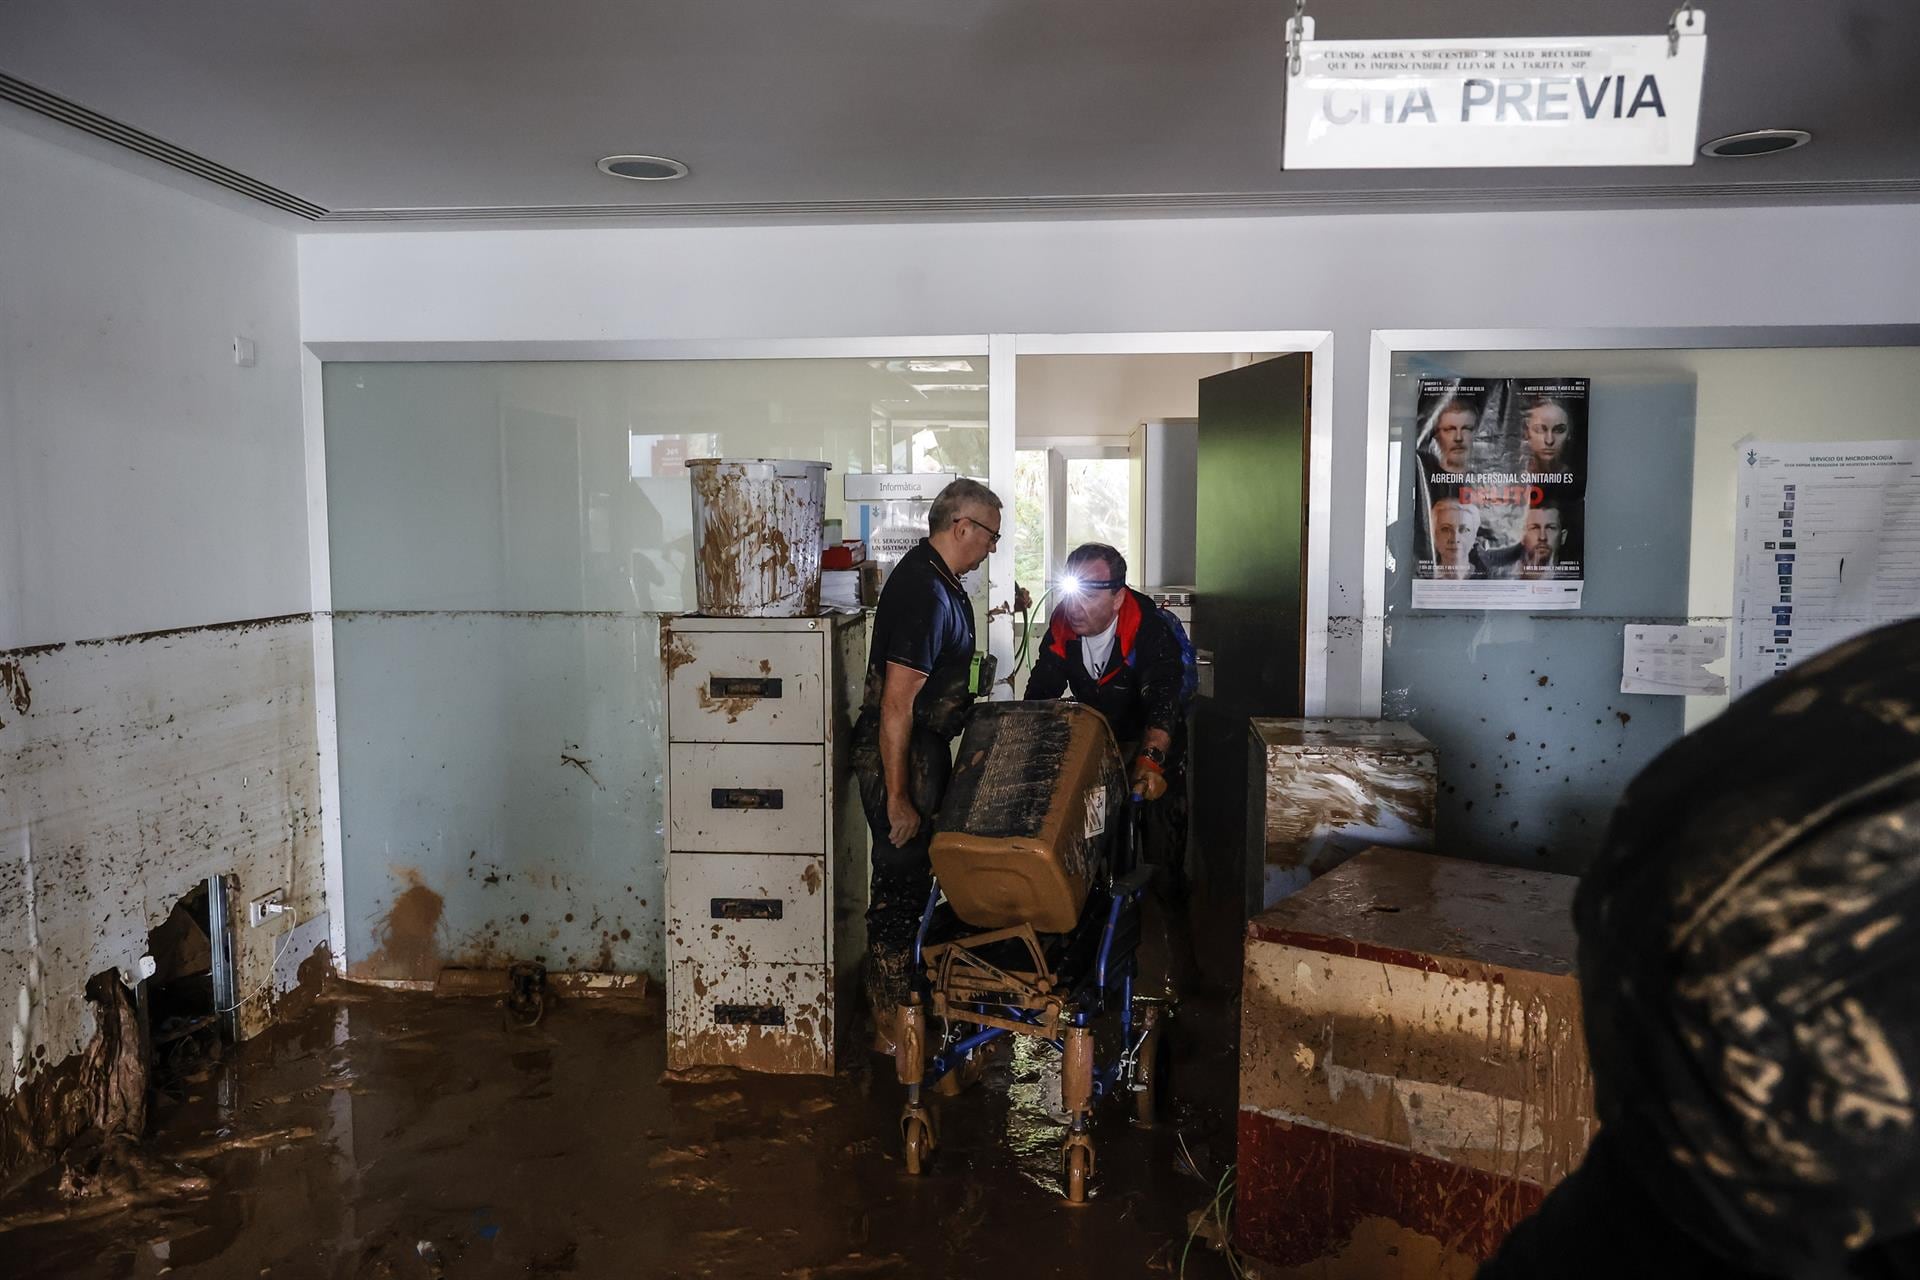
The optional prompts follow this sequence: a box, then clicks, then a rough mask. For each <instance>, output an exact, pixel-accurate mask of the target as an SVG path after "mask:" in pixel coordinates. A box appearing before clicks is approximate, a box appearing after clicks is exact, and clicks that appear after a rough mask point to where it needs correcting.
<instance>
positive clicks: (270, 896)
mask: <svg viewBox="0 0 1920 1280" xmlns="http://www.w3.org/2000/svg"><path fill="white" fill-rule="evenodd" d="M290 910H292V908H290V907H288V906H287V891H286V890H285V889H273V890H270V891H269V892H267V893H263V894H261V895H260V896H259V897H257V898H255V899H254V900H253V901H252V902H249V903H248V904H247V925H248V927H250V928H254V929H258V928H259V927H260V926H261V925H263V924H265V923H266V922H267V921H269V920H271V919H273V918H274V917H275V916H278V915H285V914H286V913H287V912H288V911H290Z"/></svg>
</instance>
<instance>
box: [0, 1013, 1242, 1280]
mask: <svg viewBox="0 0 1920 1280" xmlns="http://www.w3.org/2000/svg"><path fill="white" fill-rule="evenodd" d="M1229 1019H1230V1014H1229V1013H1228V1012H1227V1011H1225V1010H1224V1009H1223V1010H1220V1011H1219V1013H1218V1015H1217V1016H1214V1017H1211V1018H1205V1017H1201V1016H1195V1010H1194V1006H1193V1005H1191V1004H1190V1005H1189V1007H1188V1009H1187V1010H1185V1011H1183V1017H1182V1019H1181V1021H1182V1023H1183V1024H1184V1025H1185V1030H1186V1032H1187V1034H1186V1036H1185V1039H1184V1041H1183V1042H1182V1049H1181V1053H1180V1058H1179V1060H1178V1062H1177V1064H1176V1069H1177V1071H1178V1072H1179V1073H1180V1074H1179V1075H1178V1078H1177V1089H1178V1091H1179V1092H1180V1093H1182V1094H1184V1095H1187V1096H1188V1097H1189V1098H1191V1097H1204V1098H1207V1099H1208V1100H1209V1101H1208V1103H1207V1104H1206V1105H1196V1104H1195V1103H1194V1102H1192V1101H1178V1102H1177V1103H1176V1111H1175V1119H1174V1121H1173V1122H1171V1123H1168V1124H1163V1125H1161V1126H1158V1127H1156V1128H1154V1129H1152V1130H1140V1129H1135V1128H1132V1127H1130V1126H1129V1125H1128V1124H1127V1122H1126V1120H1125V1119H1124V1116H1123V1114H1122V1108H1121V1107H1119V1106H1118V1105H1117V1104H1116V1105H1109V1106H1106V1107H1104V1108H1103V1111H1102V1119H1101V1123H1100V1125H1099V1127H1098V1129H1097V1137H1098V1141H1099V1170H1098V1172H1099V1180H1098V1187H1097V1195H1096V1197H1095V1199H1094V1201H1093V1202H1092V1203H1091V1204H1089V1205H1086V1206H1081V1207H1070V1206H1067V1205H1065V1204H1064V1203H1063V1202H1062V1201H1061V1199H1060V1197H1059V1194H1058V1190H1057V1188H1058V1181H1057V1173H1056V1169H1057V1164H1056V1162H1057V1144H1058V1139H1059V1130H1058V1128H1057V1127H1055V1125H1054V1124H1053V1122H1052V1120H1051V1118H1050V1117H1049V1115H1048V1103H1047V1100H1048V1096H1049V1095H1050V1094H1051V1095H1052V1096H1054V1097H1057V1084H1054V1085H1052V1086H1051V1087H1049V1080H1048V1074H1049V1072H1050V1070H1051V1069H1052V1063H1051V1061H1050V1060H1047V1059H1044V1058H1037V1057H1035V1056H1034V1055H1031V1054H1027V1053H1019V1054H1006V1055H1002V1056H1001V1057H1000V1059H999V1060H998V1061H997V1063H996V1065H995V1066H994V1068H993V1069H992V1070H991V1071H989V1072H988V1074H987V1076H986V1078H985V1079H984V1080H983V1081H982V1083H981V1085H980V1086H978V1087H976V1088H975V1089H974V1090H972V1091H971V1092H969V1093H968V1094H966V1095H964V1096H962V1097H960V1098H956V1099H938V1100H937V1105H938V1107H939V1113H940V1120H941V1125H940V1139H941V1149H940V1151H939V1154H938V1156H937V1158H936V1165H935V1168H934V1171H933V1173H932V1174H931V1175H930V1176H928V1177H925V1178H912V1177H909V1176H908V1175H907V1174H906V1173H905V1172H904V1168H903V1165H902V1163H901V1160H900V1156H899V1152H898V1147H899V1141H898V1133H897V1129H896V1127H895V1125H896V1120H897V1116H898V1114H899V1107H900V1090H899V1087H898V1085H897V1084H896V1083H895V1082H894V1080H893V1078H892V1073H891V1069H890V1067H887V1066H884V1065H883V1066H882V1069H881V1070H880V1071H879V1072H870V1071H868V1070H866V1069H865V1064H864V1063H863V1064H861V1068H860V1069H858V1070H856V1071H853V1072H849V1073H844V1074H842V1075H841V1076H839V1077H837V1078H835V1079H831V1080H827V1079H782V1078H769V1077H745V1078H741V1079H732V1080H720V1081H714V1082H708V1083H698V1084H684V1083H663V1082H662V1080H661V1072H662V1068H663V1067H664V1059H665V1044H664V1036H663V1031H662V1023H661V1019H660V1016H659V1014H658V1011H657V1010H656V1009H653V1008H649V1007H648V1006H645V1005H637V1004H629V1003H623V1002H613V1001H605V1002H590V1001H579V1002H573V1003H568V1004H565V1005H561V1006H559V1007H557V1008H556V1009H555V1010H554V1011H553V1012H552V1013H551V1014H550V1015H549V1017H548V1019H547V1020H546V1021H545V1022H544V1023H543V1024H542V1025H540V1026H539V1027H537V1028H535V1029H533V1030H531V1031H510V1030H507V1029H506V1028H505V1027H504V1026H503V1025H502V1022H501V1018H500V1014H499V1010H498V1008H497V1006H496V1005H494V1004H492V1003H489V1002H485V1001H478V1000H458V1001H455V1000H434V999H433V998H431V997H426V996H396V995H388V994H385V993H369V992H367V991H366V990H365V989H361V988H351V987H342V988H339V989H337V990H331V991H329V992H328V993H327V994H326V995H325V996H324V997H323V998H322V999H321V1000H320V1001H319V1002H318V1003H317V1004H316V1005H315V1007H314V1008H313V1009H312V1011H311V1012H310V1013H308V1014H306V1015H304V1016H303V1017H301V1018H300V1019H298V1020H297V1021H296V1022H293V1023H290V1024H288V1025H285V1026H282V1027H280V1028H278V1029H277V1030H275V1031H273V1032H271V1033H269V1035H268V1036H266V1037H263V1038H262V1039H261V1040H258V1041H255V1042H253V1043H251V1044H249V1045H247V1046H246V1047H245V1048H244V1049H243V1051H242V1052H241V1053H240V1054H239V1055H237V1060H236V1062H235V1063H234V1064H232V1065H231V1066H229V1067H226V1068H221V1069H220V1070H221V1071H224V1072H227V1073H229V1074H227V1075H226V1076H225V1078H224V1079H223V1078H222V1077H221V1076H219V1075H216V1076H214V1077H211V1078H209V1079H208V1080H206V1081H205V1082H203V1083H201V1084H199V1085H196V1086H194V1091H193V1093H192V1094H191V1095H190V1096H189V1098H188V1099H187V1100H186V1101H184V1102H180V1103H176V1104H172V1105H167V1106H163V1107H162V1108H161V1109H160V1110H159V1111H158V1113H157V1115H156V1119H155V1128H154V1132H153V1136H152V1138H151V1139H150V1141H149V1142H148V1143H147V1144H146V1146H145V1148H144V1150H143V1157H142V1162H141V1167H140V1170H139V1178H138V1179H137V1181H138V1182H139V1184H140V1185H141V1186H143V1187H145V1188H147V1192H146V1193H144V1199H143V1193H142V1192H140V1191H138V1190H136V1191H135V1192H134V1193H133V1195H132V1196H131V1197H130V1199H129V1200H123V1201H116V1202H107V1201H100V1200H95V1201H91V1202H90V1201H87V1200H80V1201H63V1200H62V1199H61V1198H60V1197H59V1195H58V1194H57V1192H56V1191H55V1190H54V1188H53V1185H52V1179H51V1177H49V1178H43V1179H41V1180H40V1181H39V1182H38V1183H36V1184H34V1185H32V1186H30V1187H29V1188H28V1189H27V1190H25V1191H24V1192H22V1193H21V1194H18V1195H16V1196H14V1197H12V1198H11V1199H9V1200H6V1201H0V1228H4V1230H0V1258H4V1260H5V1262H4V1266H0V1270H3V1271H4V1272H5V1273H6V1274H7V1275H8V1276H11V1277H20V1278H22V1280H24V1278H25V1277H53V1276H59V1277H129V1276H141V1277H144V1276H157V1275H162V1274H171V1275H179V1276H219V1277H227V1276H258V1275H272V1276H295V1277H300V1276H318V1277H342V1278H345V1277H356V1278H357V1277H436V1276H444V1277H466V1276H528V1275H533V1276H543V1275H579V1276H620V1277H626V1276H660V1277H689V1278H691V1277H705V1276H726V1277H753V1276H769V1277H796V1278H799V1277H815V1278H818V1280H826V1278H827V1277H853V1276H921V1275H925V1276H973V1275H979V1276H996V1277H998V1276H1013V1275H1018V1276H1021V1277H1026V1276H1052V1275H1061V1276H1066V1275H1076V1276H1077V1275H1102V1276H1133V1275H1155V1274H1162V1275H1164V1274H1173V1273H1174V1272H1176V1271H1177V1263H1178V1260H1179V1256H1180V1253H1181V1249H1182V1246H1183V1245H1184V1243H1185V1238H1186V1230H1185V1222H1186V1214H1187V1212H1188V1211H1189V1210H1190V1209H1193V1208H1195V1207H1197V1206H1199V1205H1201V1204H1204V1203H1205V1202H1206V1201H1207V1200H1208V1199H1209V1197H1210V1194H1211V1191H1212V1184H1211V1182H1210V1181H1204V1182H1203V1180H1202V1179H1201V1178H1200V1177H1196V1176H1194V1174H1193V1173H1191V1172H1187V1171H1183V1170H1182V1168H1181V1165H1182V1164H1183V1163H1184V1162H1185V1159H1186V1155H1187V1154H1190V1155H1191V1156H1192V1158H1193V1160H1194V1161H1195V1162H1196V1163H1198V1164H1199V1165H1200V1166H1201V1167H1202V1171H1203V1172H1204V1173H1205V1174H1206V1175H1208V1176H1209V1177H1217V1176H1218V1174H1219V1172H1220V1171H1221V1169H1222V1168H1223V1167H1224V1162H1226V1161H1229V1160H1231V1158H1232V1145H1231V1144H1232V1127H1231V1123H1230V1121H1231V1113H1232V1100H1233V1098H1232V1081H1233V1074H1232V1048H1233V1046H1232V1039H1233V1037H1232V1035H1231V1030H1230V1021H1229ZM873 1061H875V1062H880V1061H881V1060H879V1059H874V1060H873ZM1182 1137H1184V1139H1185V1148H1186V1151H1185V1152H1184V1153H1183V1151H1182V1147H1181V1138H1182ZM60 1214H66V1215H69V1216H67V1217H65V1218H59V1217H55V1218H54V1220H51V1221H48V1220H45V1219H47V1218H48V1217H49V1216H52V1215H60ZM88 1215H90V1216H88ZM36 1218H39V1219H41V1220H40V1221H37V1222H36V1221H35V1219H36ZM7 1224H11V1225H7ZM1193 1255H1194V1256H1193V1258H1192V1260H1191V1261H1190V1262H1189V1264H1188V1267H1187V1274H1188V1275H1189V1276H1196V1277H1212V1276H1219V1275H1224V1274H1226V1269H1225V1266H1224V1264H1223V1263H1222V1262H1221V1261H1220V1260H1219V1259H1218V1258H1217V1256H1211V1255H1204V1254H1203V1249H1202V1247H1201V1246H1196V1247H1195V1248H1194V1250H1193Z"/></svg>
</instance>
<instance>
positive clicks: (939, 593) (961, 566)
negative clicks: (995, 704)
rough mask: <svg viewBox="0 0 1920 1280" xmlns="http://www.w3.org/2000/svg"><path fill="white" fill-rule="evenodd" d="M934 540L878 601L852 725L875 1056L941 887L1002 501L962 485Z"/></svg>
mask: <svg viewBox="0 0 1920 1280" xmlns="http://www.w3.org/2000/svg"><path fill="white" fill-rule="evenodd" d="M927 529H928V536H927V537H926V538H923V539H922V540H921V541H920V543H919V544H918V545H917V546H915V547H914V548H913V550H911V551H909V552H907V554H906V555H904V556H902V557H901V559H900V563H899V564H897V565H895V566H894V568H893V572H892V573H890V574H888V575H887V585H886V587H885V588H884V589H883V590H882V591H881V592H880V605H879V608H878V609H877V610H876V611H875V613H874V618H873V632H872V637H871V640H870V643H869V649H868V658H867V685H866V696H865V698H864V699H863V701H862V704H861V712H860V720H859V723H858V724H857V725H856V726H855V727H854V739H853V741H854V757H853V767H854V772H855V774H856V775H857V776H858V778H859V781H860V798H861V801H862V803H863V805H864V806H865V808H866V812H867V825H868V826H869V827H870V828H872V831H873V883H872V892H871V896H870V899H869V902H868V906H867V999H868V1001H869V1003H870V1004H871V1006H872V1008H873V1011H874V1022H875V1026H876V1034H875V1048H877V1049H879V1048H884V1049H885V1050H886V1051H887V1052H892V1047H891V1044H890V1041H891V1026H892V1018H893V1011H894V1010H895V1009H896V1008H898V1007H899V1006H900V1004H901V1003H902V1002H903V1001H904V1000H905V999H906V995H907V970H908V966H909V964H910V962H911V959H912V955H913V936H914V934H915V932H916V931H917V930H918V928H919V923H920V913H921V911H922V910H923V909H924V908H925V906H926V903H927V893H928V891H929V890H930V889H931V887H932V883H933V867H932V863H931V861H930V859H929V857H928V853H927V848H928V845H929V843H930V842H931V841H932V839H933V819H934V815H935V813H936V812H937V811H938V810H939V808H940V799H941V797H942V795H944V794H945V792H946V789H947V777H948V774H949V773H950V772H951V770H952V766H953V749H952V742H953V739H954V738H955V737H957V736H959V733H960V729H961V726H962V724H963V722H964V721H965V719H966V714H967V709H968V708H969V707H970V706H972V705H973V699H974V696H975V694H976V693H980V692H984V690H981V689H978V688H976V687H975V677H974V624H973V602H972V601H971V600H970V599H968V598H967V592H966V588H964V587H962V586H961V585H960V579H961V577H962V575H964V574H967V573H971V572H972V571H973V570H974V569H976V568H978V567H979V566H980V563H981V562H982V561H984V560H985V559H986V558H987V553H988V552H989V551H991V550H992V549H993V548H994V546H995V545H996V544H998V543H999V541H1000V499H999V498H997V497H995V496H994V492H993V490H991V489H989V488H987V487H986V486H985V485H983V484H980V483H979V482H977V481H974V480H955V481H954V482H953V483H952V484H950V485H948V486H947V487H946V488H944V489H942V490H941V491H940V495H939V496H938V497H937V498H935V499H934V500H933V509H932V510H931V511H930V512H929V513H928V516H927Z"/></svg>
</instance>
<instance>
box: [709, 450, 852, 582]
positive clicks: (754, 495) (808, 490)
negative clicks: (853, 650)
mask: <svg viewBox="0 0 1920 1280" xmlns="http://www.w3.org/2000/svg"><path fill="white" fill-rule="evenodd" d="M831 469H832V468H831V467H829V466H828V465H827V464H826V463H824V462H810V461H806V460H804V459H786V458H700V459H696V460H694V461H692V462H689V463H687V471H688V472H689V473H690V474H691V475H692V476H693V542H694V549H695V555H694V561H693V587H694V594H695V595H696V597H697V598H698V599H699V602H700V612H701V613H703V614H706V615H708V616H709V617H719V618H794V617H802V616H805V615H807V614H814V613H818V612H820V525H821V522H822V521H823V520H824V519H825V518H826V506H827V472H828V471H829V470H831Z"/></svg>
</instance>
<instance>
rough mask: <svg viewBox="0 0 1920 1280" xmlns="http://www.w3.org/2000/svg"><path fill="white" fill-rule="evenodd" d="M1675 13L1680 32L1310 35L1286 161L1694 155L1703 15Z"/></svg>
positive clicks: (1404, 163)
mask: <svg viewBox="0 0 1920 1280" xmlns="http://www.w3.org/2000/svg"><path fill="white" fill-rule="evenodd" d="M1676 20H1677V21H1678V23H1679V30H1680V32H1681V35H1680V37H1679V39H1678V41H1677V42H1675V41H1672V40H1670V39H1669V38H1668V37H1667V36H1665V35H1658V36H1608V37H1600V38H1597V39H1586V40H1575V39H1545V40H1313V39H1307V40H1304V41H1302V42H1301V43H1300V45H1299V46H1298V47H1299V50H1300V62H1301V67H1300V73H1299V74H1298V75H1289V76H1288V78H1287V141H1286V153H1285V157H1284V161H1283V163H1284V167H1285V168H1288V169H1484V168H1505V167H1514V166H1532V167H1542V168H1563V167H1568V166H1580V165H1655V164H1692V163H1693V158H1694V154H1695V147H1696V144H1697V138H1698V133H1699V127H1700V85H1701V80H1702V78H1703V76H1704V74H1705V71H1706V62H1707V37H1706V34H1705V32H1706V15H1705V14H1704V13H1702V12H1700V11H1699V10H1697V9H1696V10H1693V11H1692V12H1690V13H1685V14H1681V15H1678V17H1677V19H1676ZM1312 21H1313V20H1312V19H1311V18H1308V19H1306V20H1305V22H1306V24H1307V27H1306V31H1307V34H1308V35H1309V36H1310V35H1311V34H1312V25H1311V24H1312Z"/></svg>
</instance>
